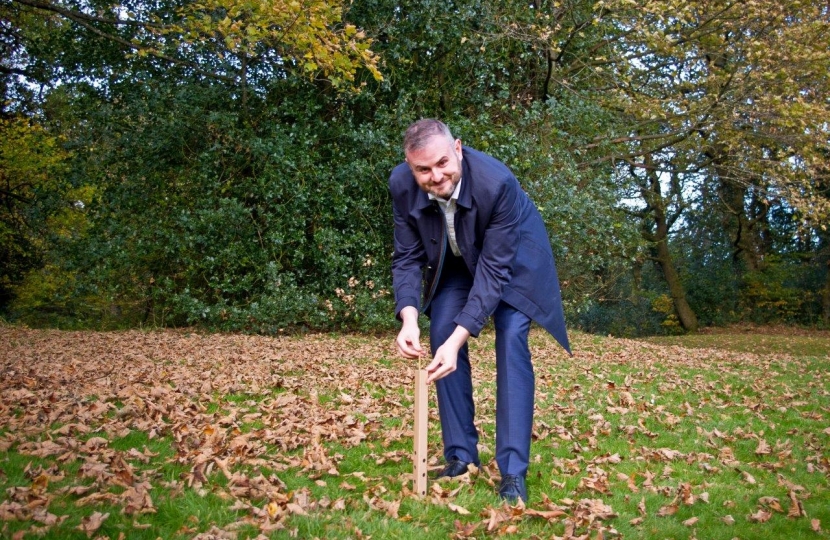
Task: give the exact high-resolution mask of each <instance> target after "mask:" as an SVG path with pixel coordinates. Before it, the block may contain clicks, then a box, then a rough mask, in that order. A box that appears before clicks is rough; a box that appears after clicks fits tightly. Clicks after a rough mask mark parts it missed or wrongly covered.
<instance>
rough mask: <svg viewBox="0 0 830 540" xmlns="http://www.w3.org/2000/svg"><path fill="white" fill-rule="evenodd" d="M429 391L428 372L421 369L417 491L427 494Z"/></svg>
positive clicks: (415, 460) (418, 379) (415, 458)
mask: <svg viewBox="0 0 830 540" xmlns="http://www.w3.org/2000/svg"><path fill="white" fill-rule="evenodd" d="M428 403H429V391H428V389H427V372H426V370H424V369H419V370H418V371H417V372H416V374H415V455H414V456H413V464H414V465H415V493H416V494H417V495H418V496H419V497H425V496H426V494H427V428H428V426H429V423H428V419H429V407H428Z"/></svg>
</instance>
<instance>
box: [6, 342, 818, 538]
mask: <svg viewBox="0 0 830 540" xmlns="http://www.w3.org/2000/svg"><path fill="white" fill-rule="evenodd" d="M756 330H757V331H755V332H748V331H746V330H745V329H739V330H736V331H733V332H718V333H707V334H698V335H690V336H677V337H671V338H652V339H648V340H639V341H636V340H616V339H612V338H600V337H597V336H588V335H584V334H578V333H577V334H574V336H572V337H573V342H574V351H575V355H574V357H573V358H569V357H567V356H566V355H564V354H562V353H561V352H560V351H559V350H558V349H557V348H556V345H555V344H554V342H553V340H552V339H551V338H549V337H547V336H545V335H544V334H541V333H536V332H534V335H533V339H532V347H533V352H534V358H535V366H536V375H537V401H536V405H537V413H536V417H535V422H536V423H535V431H536V438H535V439H534V442H533V445H532V461H533V463H532V465H531V471H530V475H529V477H528V487H529V491H530V499H531V500H530V501H529V504H528V505H527V508H526V509H524V510H522V509H513V510H510V509H509V508H507V507H506V506H504V505H502V504H501V503H500V501H499V500H498V499H497V497H496V495H495V491H494V487H493V485H494V484H495V483H496V482H497V471H496V470H495V466H494V464H493V462H492V454H493V448H494V441H493V433H494V425H493V417H494V410H493V409H494V401H493V399H494V398H493V396H494V392H495V388H494V385H493V380H494V376H493V373H492V370H493V364H494V362H493V359H492V354H493V352H492V338H491V336H488V335H483V336H482V337H481V338H480V339H478V340H475V341H473V342H472V343H471V350H472V355H473V358H474V360H475V362H476V365H475V367H474V377H475V378H476V381H477V382H476V399H477V410H478V420H479V422H480V429H481V432H482V441H481V442H482V459H483V463H482V464H483V467H482V470H481V472H480V473H479V474H478V475H476V476H474V477H473V478H472V479H471V480H470V481H469V482H442V483H433V482H431V483H430V487H429V497H428V498H427V499H424V500H421V499H416V498H414V497H413V496H411V494H410V492H411V489H412V485H411V478H410V475H411V471H412V463H411V461H410V452H411V442H412V441H411V432H408V431H407V429H411V428H408V427H407V426H408V425H409V422H410V421H411V420H410V419H409V418H408V416H407V414H408V412H409V411H411V410H412V392H411V389H410V386H411V385H410V381H411V379H409V378H408V375H407V373H408V371H407V370H408V367H407V366H406V364H405V362H403V361H402V360H400V359H397V358H394V357H391V356H389V355H388V354H387V353H384V352H381V353H379V354H380V357H379V358H378V357H376V356H372V354H369V353H361V352H360V349H361V347H363V346H368V347H370V350H374V349H371V347H375V345H374V344H373V343H372V341H373V340H374V339H375V338H369V337H366V338H359V337H355V336H349V337H348V340H346V341H338V339H339V338H337V337H336V336H334V337H331V336H330V337H329V338H328V339H330V340H332V341H326V343H325V348H326V350H328V351H331V350H333V347H334V345H333V344H338V343H339V344H341V345H342V346H344V347H345V348H347V349H350V350H357V352H356V356H349V355H348V354H347V353H346V352H345V350H344V351H343V352H342V353H337V352H335V353H334V355H333V356H332V357H331V360H330V363H329V364H327V367H326V368H325V369H322V370H321V373H322V376H321V378H319V379H314V381H313V382H312V383H310V386H309V385H305V384H304V383H302V381H303V380H304V379H303V377H309V373H308V372H306V373H304V372H303V370H302V369H297V368H296V366H294V367H291V366H286V367H285V369H286V371H285V372H280V365H279V364H273V365H272V366H271V368H270V369H271V370H272V375H273V372H276V373H279V374H280V375H281V376H282V378H281V379H280V381H281V384H280V387H279V388H269V387H267V386H266V385H259V386H258V387H257V388H258V392H257V393H255V394H252V393H251V392H249V391H248V390H246V388H245V386H244V385H243V384H241V383H239V382H238V381H236V382H235V383H234V385H235V386H234V387H233V391H230V392H222V391H221V390H218V389H217V388H216V387H214V388H211V389H210V392H209V393H202V394H199V393H198V392H196V391H186V387H187V385H186V384H185V383H184V382H182V379H177V380H176V381H170V382H169V384H168V385H167V387H169V388H174V387H175V388H177V389H185V390H182V392H184V395H185V396H187V400H189V401H187V400H183V401H179V402H178V406H179V407H182V408H183V409H187V410H189V411H190V412H188V414H190V415H191V417H192V418H196V419H197V420H196V421H194V423H193V424H191V425H192V426H197V428H198V429H201V428H199V426H202V427H204V426H205V425H207V424H210V425H215V424H216V421H217V419H218V418H226V419H227V420H225V421H226V422H227V424H225V425H223V426H222V428H223V429H225V430H226V433H227V437H228V438H231V437H232V436H236V435H240V434H250V435H251V436H252V440H253V441H254V443H256V442H261V444H259V445H257V444H254V443H251V444H250V445H249V446H244V447H242V449H241V450H240V449H239V447H237V450H236V452H237V453H240V452H247V454H245V455H244V456H242V454H239V456H237V457H238V459H237V460H236V462H235V463H236V465H235V466H234V467H233V468H232V469H231V472H234V473H238V474H239V475H241V476H242V477H244V478H245V479H247V480H248V481H252V479H256V478H261V479H262V482H264V483H263V484H261V485H259V487H257V485H254V484H255V483H254V482H252V484H251V485H252V487H251V489H250V490H248V491H246V492H244V493H243V492H242V491H240V490H239V485H237V484H235V483H234V482H235V481H234V480H231V479H229V478H228V477H227V476H226V475H225V474H224V473H223V472H221V467H219V464H218V463H217V462H216V461H214V458H215V459H219V460H222V459H226V460H228V459H230V460H231V461H233V459H231V458H232V457H233V451H231V450H228V452H229V453H226V454H218V453H216V454H210V453H209V452H208V451H207V450H206V446H205V444H206V443H205V441H204V439H200V441H201V442H200V443H199V444H201V445H202V446H201V447H199V446H198V444H196V443H193V440H192V437H193V436H195V435H193V434H192V435H191V438H184V437H182V436H181V433H182V430H181V423H178V424H177V423H176V422H177V420H175V419H174V413H173V411H172V410H168V411H167V412H166V413H165V414H167V415H168V416H165V417H159V419H158V421H159V423H162V422H163V421H164V420H166V421H167V422H168V424H167V426H166V427H165V428H164V429H161V430H160V431H159V433H160V434H161V435H160V436H153V437H150V436H149V435H148V433H147V432H145V431H142V430H141V429H137V428H133V429H131V430H127V431H126V432H124V431H123V430H122V431H119V432H118V433H117V434H116V433H115V432H108V431H107V430H108V429H109V428H108V427H107V426H109V424H108V423H107V422H109V421H112V420H115V419H116V418H118V408H119V407H121V405H122V401H120V400H119V401H116V400H115V399H114V398H113V399H112V401H111V402H112V403H118V406H117V407H115V406H114V408H113V410H110V411H109V412H108V413H107V415H106V416H104V417H101V418H93V419H92V420H90V421H89V422H88V426H89V427H90V428H91V431H90V432H89V433H86V434H84V435H83V436H82V437H78V438H77V441H78V442H77V444H78V445H81V446H80V447H79V448H78V449H77V451H76V452H75V453H74V454H55V455H46V456H43V457H38V456H34V455H32V452H31V450H30V447H29V446H26V443H27V442H37V441H44V440H47V439H55V440H57V438H58V437H57V436H56V435H54V433H55V430H57V429H58V428H60V427H61V425H65V424H62V423H61V422H57V423H56V424H53V425H52V426H51V427H50V429H44V430H42V431H38V430H37V429H35V428H34V427H31V428H29V430H30V432H27V433H20V432H19V431H18V428H19V425H20V424H17V423H15V422H13V421H12V417H14V418H16V419H17V420H18V421H19V420H20V419H21V416H22V415H24V414H25V413H26V411H27V403H29V407H31V406H32V404H33V403H32V402H31V398H25V399H24V398H22V397H20V398H19V399H18V401H13V400H12V399H11V398H6V397H4V398H2V399H3V401H2V402H0V403H1V404H2V408H0V421H1V422H2V423H0V426H3V427H0V448H4V446H3V445H2V441H4V440H5V441H9V443H8V444H6V445H5V446H7V448H5V449H4V450H2V451H0V537H2V538H54V539H58V538H60V539H74V538H77V539H85V538H90V537H91V538H111V539H116V538H129V539H133V538H138V539H144V538H147V539H155V538H165V539H178V538H182V539H183V538H195V537H199V535H200V534H201V535H202V536H201V537H200V538H203V539H207V538H231V537H235V538H255V537H258V535H261V536H260V538H321V539H322V538H343V539H345V538H369V537H371V538H375V539H379V538H384V539H385V538H390V539H393V538H402V539H403V538H406V539H409V538H413V537H418V538H424V539H431V538H436V539H438V538H441V539H445V538H448V537H450V538H473V537H475V538H482V537H488V536H489V537H502V536H504V537H508V538H552V537H561V538H569V537H570V538H576V537H580V536H581V535H588V536H589V537H590V538H598V537H603V538H614V537H622V538H644V539H651V538H654V539H664V538H673V539H690V540H691V539H696V538H701V539H703V538H706V539H712V540H719V539H723V540H729V539H733V538H744V539H751V538H786V539H788V540H796V539H821V538H830V534H828V530H830V375H828V369H827V368H828V361H829V360H830V358H828V350H830V338H828V337H827V336H826V335H815V334H804V333H802V334H800V335H794V336H793V335H783V333H781V332H769V331H767V332H765V331H764V330H763V329H756ZM318 339H323V338H319V337H318ZM389 339H390V340H391V337H390V338H389ZM269 343H270V342H269ZM387 349H388V348H387V347H384V346H377V350H380V351H385V350H387ZM308 358H310V359H311V360H304V361H306V362H308V361H313V362H320V358H321V356H320V355H319V354H318V353H315V354H312V355H310V356H309V357H308ZM258 361H259V362H260V363H261V362H262V360H258ZM158 363H159V364H163V363H164V362H162V361H160V360H159V361H158ZM341 364H345V366H340V365H341ZM6 365H7V366H9V365H11V362H10V361H8V362H7V364H6ZM194 365H195V364H194V363H193V362H192V361H190V360H188V361H182V362H181V363H180V368H181V369H184V370H193V369H194ZM253 365H254V364H250V366H253ZM164 367H165V369H167V370H170V369H172V368H171V366H170V365H165V366H164ZM341 367H342V368H343V371H342V372H336V370H337V369H340V368H341ZM360 369H367V370H372V369H378V370H381V369H382V370H387V371H388V375H384V376H383V377H380V378H376V379H372V380H368V379H369V378H370V377H367V376H365V375H363V376H362V377H358V378H357V379H348V380H346V381H344V380H343V378H344V377H347V375H344V374H348V373H349V372H351V371H357V370H360ZM251 370H253V368H252V367H248V368H246V367H244V366H242V367H240V366H237V368H236V371H234V370H231V371H230V373H239V372H242V373H246V374H247V373H248V371H251ZM11 371H12V370H11V368H8V367H7V368H6V371H4V372H2V377H6V378H7V379H8V378H9V377H11V376H10V375H7V374H8V373H11ZM369 372H370V371H366V372H363V373H369ZM288 373H293V374H294V375H292V376H291V377H289V375H288ZM292 377H294V378H292ZM197 380H198V377H197ZM0 381H2V378H0ZM326 381H328V382H326ZM153 384H155V383H153ZM292 385H295V386H292ZM156 388H157V387H156ZM4 392H5V391H4ZM53 392H54V390H53ZM287 395H295V396H299V397H298V398H297V401H295V402H289V401H285V397H286V396H287ZM312 395H314V396H316V398H314V399H316V401H314V399H312V398H311V397H310V396H312ZM44 396H47V398H48V392H47V393H45V394H44ZM26 399H29V400H30V402H26ZM101 399H104V400H106V399H108V398H107V397H106V395H104V394H103V393H102V395H101ZM278 399H282V400H283V401H279V403H292V404H291V405H290V406H291V407H298V408H297V413H296V414H297V415H301V414H303V413H302V410H301V409H300V408H299V405H303V406H311V405H314V407H318V408H316V409H313V410H314V411H316V414H317V415H318V416H321V417H322V418H308V419H297V423H296V424H294V426H295V427H294V428H292V429H293V430H294V431H290V430H289V431H290V433H292V434H293V435H292V436H295V435H296V436H300V435H302V436H304V437H306V438H305V439H303V440H305V441H306V442H305V443H304V444H301V445H298V446H293V447H292V445H291V444H288V443H286V442H285V441H290V440H291V439H290V437H289V436H288V435H283V436H282V438H277V439H274V438H273V437H275V435H274V434H273V433H271V432H269V430H272V431H275V430H277V428H278V427H279V425H281V422H286V421H288V419H290V418H291V417H292V413H291V412H290V411H285V410H283V409H281V408H278V407H275V408H273V410H272V409H269V407H270V404H271V403H274V402H277V401H276V400H278ZM433 399H434V395H433ZM93 401H94V399H93V398H92V395H91V394H90V396H88V399H87V400H86V403H92V402H93ZM124 402H126V398H125V400H124ZM146 402H147V403H150V401H149V400H148V401H146ZM76 406H77V405H76ZM431 407H432V410H431V414H432V418H431V422H430V445H429V450H430V455H431V457H432V461H433V463H434V464H435V465H436V466H437V465H438V464H439V459H438V457H439V456H440V453H441V448H440V430H439V425H438V421H437V414H436V411H435V410H434V403H432V404H431ZM148 411H149V409H148ZM234 411H236V413H234ZM254 413H261V414H255V415H254ZM148 414H149V413H148ZM246 415H251V416H246ZM327 415H328V416H327ZM246 418H247V420H246ZM350 426H351V427H350ZM354 426H358V427H359V429H360V430H362V432H363V437H362V439H361V438H352V437H353V431H349V429H354ZM197 428H192V427H191V431H192V430H193V429H197ZM306 428H307V431H308V433H301V432H303V431H304V430H305V429H306ZM222 433H225V431H223V432H222ZM195 434H196V435H198V433H195ZM92 437H105V438H107V439H108V444H107V446H106V449H107V451H106V452H98V453H95V452H92V451H84V450H83V444H84V441H88V440H89V439H90V438H92ZM188 441H190V442H188ZM262 441H264V442H262ZM273 441H281V442H280V444H281V445H284V446H285V447H284V448H281V447H280V445H278V444H276V443H275V442H273ZM309 441H310V442H309ZM72 444H75V443H72ZM187 444H192V446H187ZM216 444H218V443H216ZM224 444H225V447H228V448H229V445H227V441H226V442H225V443H224ZM199 452H202V453H203V455H208V456H209V457H210V460H209V462H208V467H207V468H205V470H204V472H205V482H204V483H203V484H202V485H198V483H197V484H191V483H190V482H189V480H190V479H191V478H192V477H191V474H192V471H193V469H194V466H195V465H194V464H196V463H199V458H198V456H199ZM206 452H207V453H206ZM139 453H141V454H139ZM139 455H144V456H152V457H149V458H147V457H145V458H140V457H138V456H139ZM228 456H231V457H230V458H229V457H228ZM243 457H244V459H243ZM91 460H97V461H100V462H101V463H104V464H105V465H106V466H107V469H106V470H107V471H108V472H109V473H117V472H118V471H119V470H122V469H119V468H118V467H119V465H118V464H119V463H121V461H119V460H122V461H123V462H126V463H128V464H129V466H130V467H131V470H132V475H133V476H134V477H135V478H136V479H140V480H143V481H146V482H147V483H148V484H149V485H150V486H152V487H151V489H150V491H149V494H150V497H151V499H152V501H153V505H152V508H151V509H149V510H148V511H147V513H138V514H130V513H129V512H125V505H124V504H123V502H121V501H119V500H118V498H117V497H111V498H109V499H101V500H100V501H98V502H93V503H91V504H88V505H80V504H79V502H80V501H82V500H83V498H82V497H83V496H81V495H78V494H75V493H73V492H71V491H66V490H65V488H71V487H73V486H78V485H81V486H86V487H89V488H90V489H91V491H96V490H97V491H98V492H101V493H110V494H113V495H120V494H123V493H124V491H125V490H126V489H128V488H129V487H130V486H131V485H135V482H133V483H131V482H125V483H124V484H123V485H118V484H117V483H115V484H113V483H112V482H107V481H105V480H101V479H94V478H93V477H89V478H81V475H82V470H83V469H84V465H85V464H88V463H89V462H90V461H91ZM107 460H109V461H107ZM326 463H328V465H326ZM122 473H123V470H122ZM44 474H45V475H46V476H47V477H48V478H49V481H48V485H47V486H45V487H42V486H41V487H38V486H39V485H41V484H39V483H38V480H37V479H38V478H39V477H41V476H42V475H44ZM41 483H42V480H41ZM263 486H270V487H269V488H268V489H266V488H265V487H263ZM254 488H257V489H254ZM15 503H17V504H20V505H22V506H24V507H28V508H29V509H28V510H20V509H18V510H15V508H16V507H15V506H14V505H15ZM269 504H270V506H269ZM794 504H799V505H801V507H802V508H803V512H797V513H798V514H799V515H797V516H792V517H789V516H788V513H790V511H791V509H792V508H793V505H794ZM36 507H41V508H44V509H45V510H46V512H48V514H51V515H52V516H53V518H48V517H45V514H43V513H40V514H38V513H34V512H33V511H32V508H36ZM589 508H591V509H589ZM778 508H780V510H778ZM796 508H797V507H796ZM603 509H604V511H603ZM552 510H561V512H559V514H561V515H558V516H556V517H553V514H548V515H549V516H551V517H548V518H546V517H544V516H545V514H544V512H550V511H552ZM269 511H270V512H271V513H270V514H269ZM761 511H766V512H768V514H764V513H763V512H761ZM95 512H98V513H102V514H104V513H108V514H109V517H108V518H107V519H106V520H105V521H104V522H103V523H102V524H101V526H100V528H98V529H97V530H94V531H93V532H91V533H90V534H87V533H86V532H84V531H83V530H80V529H79V528H78V527H79V526H81V524H82V521H83V520H84V519H89V518H90V517H91V516H92V515H93V513H95ZM16 514H17V515H16ZM38 520H40V521H38ZM50 520H51V521H50ZM52 521H55V522H54V523H53V522H52ZM569 535H570V536H569Z"/></svg>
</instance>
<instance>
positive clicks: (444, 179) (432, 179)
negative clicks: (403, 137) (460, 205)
mask: <svg viewBox="0 0 830 540" xmlns="http://www.w3.org/2000/svg"><path fill="white" fill-rule="evenodd" d="M406 162H407V163H408V164H409V168H410V169H412V174H413V175H414V176H415V181H416V182H417V183H418V187H420V188H421V189H422V190H424V191H426V192H427V193H432V194H433V195H435V196H436V197H440V198H442V199H449V198H450V196H452V193H453V191H455V186H457V185H458V182H459V181H460V180H461V140H460V139H456V140H455V141H449V140H447V138H446V137H444V136H442V135H435V136H433V137H432V138H431V139H429V141H428V142H427V144H426V145H425V146H424V147H422V148H420V149H418V150H414V151H412V152H409V153H407V154H406Z"/></svg>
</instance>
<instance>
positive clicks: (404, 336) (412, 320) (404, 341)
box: [395, 306, 426, 358]
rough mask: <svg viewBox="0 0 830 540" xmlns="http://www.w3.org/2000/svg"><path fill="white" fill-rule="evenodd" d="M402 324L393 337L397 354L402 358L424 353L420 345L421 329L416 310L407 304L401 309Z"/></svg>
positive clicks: (418, 355) (416, 356)
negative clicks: (395, 336) (394, 337)
mask: <svg viewBox="0 0 830 540" xmlns="http://www.w3.org/2000/svg"><path fill="white" fill-rule="evenodd" d="M401 320H402V321H403V326H402V327H401V331H400V332H398V337H397V338H396V339H395V347H396V348H397V349H398V354H400V355H401V356H403V357H404V358H420V357H421V356H423V355H425V354H426V351H425V350H424V349H423V348H422V347H421V342H420V339H421V329H420V328H418V310H417V309H416V308H414V307H411V306H408V307H405V308H403V309H402V310H401Z"/></svg>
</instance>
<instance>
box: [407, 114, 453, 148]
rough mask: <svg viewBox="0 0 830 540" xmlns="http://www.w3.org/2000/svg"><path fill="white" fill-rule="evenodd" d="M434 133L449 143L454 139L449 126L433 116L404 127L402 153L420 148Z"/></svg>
mask: <svg viewBox="0 0 830 540" xmlns="http://www.w3.org/2000/svg"><path fill="white" fill-rule="evenodd" d="M436 135H441V136H443V137H445V138H446V139H447V142H448V143H450V144H452V142H453V141H454V140H455V139H454V138H453V136H452V133H451V132H450V128H448V127H447V125H446V124H445V123H443V122H441V121H440V120H435V119H434V118H423V119H421V120H418V121H417V122H415V123H414V124H412V125H410V126H409V127H408V128H406V133H404V136H403V152H404V154H408V153H410V152H414V151H416V150H420V149H421V148H423V147H424V146H426V145H427V142H428V141H429V140H430V139H431V138H432V137H434V136H436Z"/></svg>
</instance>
